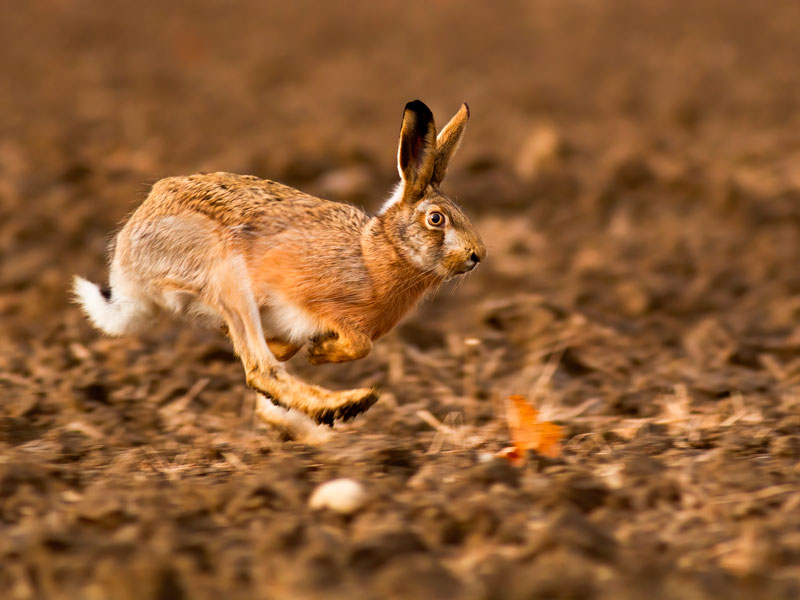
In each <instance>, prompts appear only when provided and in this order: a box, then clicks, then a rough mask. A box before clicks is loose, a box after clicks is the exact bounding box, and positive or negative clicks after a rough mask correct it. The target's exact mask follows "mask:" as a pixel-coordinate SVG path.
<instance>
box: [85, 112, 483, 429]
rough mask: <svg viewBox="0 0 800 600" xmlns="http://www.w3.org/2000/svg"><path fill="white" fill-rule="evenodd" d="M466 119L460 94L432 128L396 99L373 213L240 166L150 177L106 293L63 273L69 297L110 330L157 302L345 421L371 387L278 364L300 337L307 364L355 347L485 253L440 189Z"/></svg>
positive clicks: (269, 382)
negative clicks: (385, 184) (382, 185)
mask: <svg viewBox="0 0 800 600" xmlns="http://www.w3.org/2000/svg"><path fill="white" fill-rule="evenodd" d="M468 119H469V109H468V108H467V105H466V104H464V105H463V106H462V107H461V109H460V110H459V111H458V113H457V114H456V115H455V116H454V117H453V118H452V120H451V121H450V122H449V123H448V124H447V125H445V127H444V129H442V131H441V132H440V133H439V135H438V136H437V135H436V126H435V125H434V122H433V115H432V114H431V111H430V109H428V107H427V106H425V104H423V103H422V102H420V101H418V100H417V101H414V102H409V103H408V104H407V105H406V107H405V112H404V114H403V124H402V127H401V130H400V146H399V149H398V153H397V167H398V170H399V172H400V178H401V181H400V184H399V185H398V186H397V188H396V190H395V192H394V193H393V195H392V197H391V198H390V199H389V200H388V201H387V202H386V204H384V206H383V208H382V209H381V210H380V212H379V213H378V214H377V215H375V216H372V217H370V216H369V215H367V214H365V213H364V212H363V211H361V210H360V209H358V208H356V207H354V206H350V205H347V204H341V203H338V202H332V201H329V200H322V199H320V198H315V197H313V196H309V195H308V194H304V193H303V192H301V191H298V190H295V189H293V188H290V187H287V186H285V185H281V184H280V183H275V182H273V181H267V180H263V179H258V178H256V177H253V176H249V175H232V174H229V173H210V174H201V175H190V176H188V177H170V178H167V179H162V180H160V181H158V182H156V184H155V185H154V186H153V188H152V190H151V191H150V194H149V195H148V197H147V199H146V200H145V201H144V202H143V203H142V204H141V205H140V206H139V208H138V209H137V210H136V211H135V212H134V213H133V215H132V216H131V217H130V219H129V220H128V221H127V223H126V224H125V225H124V227H123V228H122V230H121V231H120V232H119V234H118V235H117V238H116V243H115V246H114V250H113V259H112V261H111V269H110V282H109V283H110V290H106V289H101V288H100V287H99V286H97V285H95V284H93V283H90V282H89V281H87V280H85V279H82V278H80V277H76V278H75V293H76V295H77V300H78V302H80V304H81V305H82V306H83V309H84V311H85V312H86V314H87V315H88V316H89V319H90V320H91V321H92V323H93V324H94V325H95V326H96V327H97V328H99V329H101V330H102V331H104V332H105V333H107V334H109V335H123V334H127V333H133V332H136V331H137V330H141V329H142V328H144V327H147V326H148V325H150V324H151V323H152V321H153V318H154V317H155V316H156V315H157V314H158V313H160V312H166V313H172V314H177V315H183V316H187V317H190V318H198V319H203V320H206V321H210V322H212V323H216V324H218V325H221V326H224V327H225V329H226V330H227V333H228V335H229V336H230V338H231V340H232V342H233V346H234V349H235V351H236V353H237V354H238V355H239V357H240V358H241V360H242V363H243V364H244V368H245V373H246V376H247V383H248V385H249V386H250V387H252V388H253V389H255V390H256V391H258V392H260V393H261V394H264V395H265V396H267V397H268V398H269V399H270V400H272V402H273V403H275V404H277V405H279V406H283V407H284V408H294V409H297V410H299V411H302V412H303V413H305V414H306V415H308V416H309V417H311V418H312V419H314V420H315V421H317V422H318V423H327V424H329V425H330V424H332V423H333V420H334V419H345V420H346V419H349V418H352V417H354V416H355V415H357V414H359V413H360V412H363V411H365V410H367V409H368V408H369V407H370V406H372V404H374V403H375V401H376V400H377V398H378V395H377V392H376V391H375V390H372V389H358V390H344V391H331V390H326V389H323V388H320V387H317V386H312V385H308V384H305V383H302V382H301V381H299V380H297V379H295V378H293V377H291V376H290V375H289V374H288V373H287V372H286V371H285V369H284V368H283V365H281V364H280V362H283V361H285V360H288V359H289V358H291V357H292V356H293V355H294V354H295V353H296V352H297V351H298V350H300V349H301V348H302V347H303V345H305V344H308V350H307V355H308V360H309V361H310V362H311V363H312V364H321V363H327V362H334V363H337V362H345V361H349V360H355V359H358V358H362V357H363V356H366V355H367V354H368V353H369V351H370V349H371V348H372V342H373V340H376V339H378V338H379V337H381V336H382V335H384V334H385V333H387V332H388V331H389V330H390V329H392V327H394V325H395V324H396V323H397V322H398V321H399V320H400V319H401V318H402V317H403V315H405V314H406V313H407V312H408V311H409V310H410V309H411V308H412V307H413V306H414V305H415V304H416V303H417V301H418V300H419V299H420V298H421V297H422V296H423V295H425V293H426V292H428V291H429V290H432V289H435V288H436V287H437V286H438V285H439V284H441V283H442V282H443V281H445V280H447V279H449V278H451V277H453V276H455V275H460V274H462V273H466V272H467V271H470V270H472V269H473V268H474V267H475V266H476V265H477V264H478V263H479V262H480V261H481V260H482V259H483V258H484V256H485V255H486V248H485V247H484V245H483V242H482V241H481V238H480V236H479V235H478V233H477V232H476V231H475V228H474V227H473V226H472V224H471V223H470V222H469V220H468V219H467V217H466V216H465V215H464V213H463V212H461V210H460V209H459V208H458V207H457V206H456V205H455V204H454V203H453V202H452V201H451V200H449V199H448V198H447V197H446V196H445V195H444V193H443V192H442V190H441V188H440V187H439V186H440V184H441V182H442V179H443V178H444V175H445V171H446V170H447V165H448V163H449V162H450V158H451V157H452V156H453V154H454V153H455V151H456V149H457V148H458V145H459V143H460V142H461V138H462V136H463V134H464V130H465V128H466V125H467V120H468ZM292 412H293V411H292Z"/></svg>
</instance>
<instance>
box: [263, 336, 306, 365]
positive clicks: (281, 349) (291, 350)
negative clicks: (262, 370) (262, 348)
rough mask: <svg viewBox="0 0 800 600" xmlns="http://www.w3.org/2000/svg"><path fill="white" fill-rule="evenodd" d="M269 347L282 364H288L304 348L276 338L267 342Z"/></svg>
mask: <svg viewBox="0 0 800 600" xmlns="http://www.w3.org/2000/svg"><path fill="white" fill-rule="evenodd" d="M267 346H269V351H270V352H272V355H273V356H274V357H275V358H276V359H278V361H280V362H286V361H287V360H289V359H290V358H292V357H293V356H294V355H295V354H297V351H298V350H300V348H302V346H298V345H297V344H292V343H290V342H284V341H283V340H278V339H274V338H273V339H268V340H267Z"/></svg>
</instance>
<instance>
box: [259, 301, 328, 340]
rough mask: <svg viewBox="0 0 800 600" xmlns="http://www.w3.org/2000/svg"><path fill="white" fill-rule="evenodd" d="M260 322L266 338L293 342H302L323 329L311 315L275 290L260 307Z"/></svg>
mask: <svg viewBox="0 0 800 600" xmlns="http://www.w3.org/2000/svg"><path fill="white" fill-rule="evenodd" d="M261 324H262V326H263V328H264V335H266V337H267V338H278V339H281V340H284V341H287V342H292V343H295V344H303V343H305V342H307V341H308V340H309V339H310V338H312V337H314V336H315V335H317V334H319V333H322V331H323V328H322V325H321V324H320V323H319V322H318V321H317V320H316V319H315V318H314V317H313V316H311V315H310V314H309V313H308V312H306V311H305V310H303V309H302V308H300V307H299V306H297V305H296V304H293V303H292V302H289V301H288V300H286V299H285V298H284V297H283V296H281V295H280V294H278V293H276V292H273V293H272V294H270V297H269V299H268V301H267V304H266V305H265V306H262V307H261Z"/></svg>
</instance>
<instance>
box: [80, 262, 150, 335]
mask: <svg viewBox="0 0 800 600" xmlns="http://www.w3.org/2000/svg"><path fill="white" fill-rule="evenodd" d="M72 289H73V291H74V292H75V297H76V300H77V301H78V303H79V304H80V305H81V307H82V308H83V312H85V313H86V316H87V317H89V320H90V321H91V322H92V325H94V326H95V327H97V328H98V329H100V330H101V331H103V332H104V333H107V334H108V335H124V334H126V333H133V332H136V331H139V330H141V329H143V328H144V326H145V324H146V323H147V322H148V321H149V320H150V317H151V311H150V309H149V308H148V307H147V306H146V305H145V304H144V303H143V302H141V301H139V300H134V299H129V298H115V297H114V295H113V294H112V296H111V299H110V300H106V298H105V297H104V296H103V293H102V292H101V291H100V287H99V286H98V285H96V284H94V283H92V282H91V281H87V280H86V279H84V278H83V277H78V276H77V275H76V276H75V283H74V285H73V288H72Z"/></svg>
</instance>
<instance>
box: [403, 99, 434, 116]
mask: <svg viewBox="0 0 800 600" xmlns="http://www.w3.org/2000/svg"><path fill="white" fill-rule="evenodd" d="M406 110H410V111H411V112H413V113H414V114H416V115H419V116H420V117H422V118H423V119H425V120H426V121H428V120H431V119H433V113H432V112H431V109H430V108H428V107H427V106H426V105H425V103H424V102H422V101H421V100H412V101H411V102H409V103H408V104H406Z"/></svg>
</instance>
